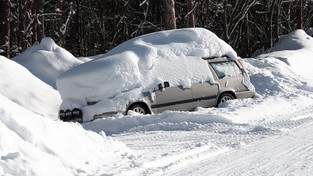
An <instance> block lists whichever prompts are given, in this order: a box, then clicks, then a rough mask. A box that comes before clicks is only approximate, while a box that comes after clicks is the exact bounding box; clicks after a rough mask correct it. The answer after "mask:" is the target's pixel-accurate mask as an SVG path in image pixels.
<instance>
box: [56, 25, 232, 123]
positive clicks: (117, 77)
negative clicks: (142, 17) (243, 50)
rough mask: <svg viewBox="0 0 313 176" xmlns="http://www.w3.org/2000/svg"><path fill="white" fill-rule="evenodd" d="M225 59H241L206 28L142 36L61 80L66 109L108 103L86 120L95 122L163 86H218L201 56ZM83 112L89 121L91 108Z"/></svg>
mask: <svg viewBox="0 0 313 176" xmlns="http://www.w3.org/2000/svg"><path fill="white" fill-rule="evenodd" d="M223 55H227V56H229V57H230V58H232V59H236V58H237V54H236V52H235V51H234V50H233V49H232V48H231V47H230V46H229V45H228V44H226V43H225V42H224V41H223V40H221V39H219V38H218V37H217V36H216V35H215V34H213V33H212V32H210V31H208V30H206V29H203V28H190V29H189V28H187V29H178V30H168V31H161V32H156V33H151V34H147V35H143V36H139V37H136V38H134V39H131V40H129V41H126V42H124V43H122V44H121V45H119V46H117V47H115V48H114V49H112V50H111V51H109V52H108V53H106V54H104V55H101V56H102V57H101V58H98V59H95V60H92V61H90V62H87V63H84V64H82V65H79V66H77V67H75V68H73V69H71V70H68V71H66V72H65V73H63V74H62V75H61V76H60V77H59V78H58V79H57V87H58V90H59V92H60V94H61V97H62V100H63V104H62V108H61V109H72V108H74V107H76V108H81V107H82V106H85V105H86V104H87V101H88V102H97V101H100V100H103V101H104V102H103V103H104V104H103V103H100V104H101V105H100V106H101V107H102V112H101V108H100V109H99V111H98V108H93V109H92V110H90V111H92V113H90V115H89V116H91V117H87V118H86V119H92V116H93V115H95V114H97V113H100V114H101V113H103V112H115V111H121V110H122V111H125V108H126V105H127V104H128V103H129V102H130V101H135V100H137V99H138V98H140V96H141V92H152V91H153V90H154V89H155V88H157V86H158V84H160V83H162V82H164V81H168V82H170V83H171V86H178V85H183V86H184V87H190V85H191V83H195V82H204V81H211V82H213V77H212V75H211V72H210V71H209V68H208V67H207V62H206V61H205V60H203V59H202V57H215V56H223ZM186 68H187V69H186ZM121 93H122V94H121ZM123 94H125V95H123ZM113 97H114V98H113ZM108 99H109V100H108ZM105 107H107V109H104V108H105ZM88 108H89V107H88ZM84 110H85V116H86V114H87V109H84ZM90 111H89V110H88V112H90ZM97 111H98V112H97ZM85 116H84V117H85Z"/></svg>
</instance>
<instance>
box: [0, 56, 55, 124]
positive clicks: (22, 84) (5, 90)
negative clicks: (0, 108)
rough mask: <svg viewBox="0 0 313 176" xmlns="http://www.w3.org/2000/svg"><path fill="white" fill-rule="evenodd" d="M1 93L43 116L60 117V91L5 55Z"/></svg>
mask: <svg viewBox="0 0 313 176" xmlns="http://www.w3.org/2000/svg"><path fill="white" fill-rule="evenodd" d="M0 94H1V95H3V96H5V97H7V98H8V99H10V100H11V101H13V102H15V103H17V104H18V105H20V106H22V107H24V108H26V109H28V110H30V111H32V112H34V113H36V114H39V115H42V116H43V117H49V118H51V119H57V118H58V116H57V115H58V113H57V112H58V109H59V106H60V104H61V97H60V94H59V92H57V91H56V90H54V89H52V88H51V87H50V86H48V85H47V84H46V83H44V82H42V81H41V80H39V79H38V78H37V77H35V76H34V75H32V74H31V73H30V72H29V71H28V70H27V69H26V68H24V67H23V66H21V65H19V64H18V63H16V62H14V61H12V60H9V59H7V58H5V57H3V56H0ZM3 103H4V102H2V101H1V103H0V104H3Z"/></svg>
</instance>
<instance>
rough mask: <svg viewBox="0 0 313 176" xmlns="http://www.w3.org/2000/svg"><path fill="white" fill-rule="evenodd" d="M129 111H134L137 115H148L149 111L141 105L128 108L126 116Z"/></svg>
mask: <svg viewBox="0 0 313 176" xmlns="http://www.w3.org/2000/svg"><path fill="white" fill-rule="evenodd" d="M129 111H134V112H136V113H139V114H149V111H148V109H147V108H146V106H144V105H142V104H133V105H131V106H130V107H129V108H128V110H127V113H126V114H128V112H129Z"/></svg>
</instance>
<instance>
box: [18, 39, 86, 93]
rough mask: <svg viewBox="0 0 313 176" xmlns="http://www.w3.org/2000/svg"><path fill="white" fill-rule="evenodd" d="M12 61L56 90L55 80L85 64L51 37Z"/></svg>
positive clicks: (42, 40)
mask: <svg viewBox="0 0 313 176" xmlns="http://www.w3.org/2000/svg"><path fill="white" fill-rule="evenodd" d="M12 60H14V61H16V62H18V63H19V64H21V65H23V66H24V67H26V68H27V69H29V70H30V71H31V72H32V73H33V74H34V75H35V76H36V77H38V78H39V79H41V80H42V81H44V82H45V83H47V84H49V85H50V86H52V87H53V88H54V89H56V83H55V80H56V78H57V77H58V76H60V74H61V73H63V72H65V71H66V70H68V69H70V68H72V67H74V66H76V65H79V64H81V63H83V61H81V60H79V59H77V58H75V57H74V56H73V55H72V54H71V53H70V52H68V51H66V50H65V49H64V48H62V47H60V46H58V45H57V44H56V43H55V42H54V41H53V40H52V39H51V38H49V37H44V38H42V39H41V42H40V43H39V44H35V45H33V46H31V47H29V48H27V49H26V50H25V51H24V52H22V53H21V54H20V55H18V56H16V57H13V58H12Z"/></svg>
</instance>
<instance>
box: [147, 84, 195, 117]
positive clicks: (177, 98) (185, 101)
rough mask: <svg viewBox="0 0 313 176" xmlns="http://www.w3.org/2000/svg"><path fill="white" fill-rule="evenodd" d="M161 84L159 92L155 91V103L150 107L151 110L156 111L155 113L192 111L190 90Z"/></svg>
mask: <svg viewBox="0 0 313 176" xmlns="http://www.w3.org/2000/svg"><path fill="white" fill-rule="evenodd" d="M166 83H167V82H165V84H163V85H164V86H159V90H157V91H155V98H156V101H155V103H154V104H153V105H151V108H152V109H155V108H156V109H157V110H156V111H157V113H161V112H163V111H166V110H175V111H190V110H192V106H193V105H192V92H191V88H184V87H182V86H173V87H171V86H170V85H169V83H167V84H168V85H166Z"/></svg>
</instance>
